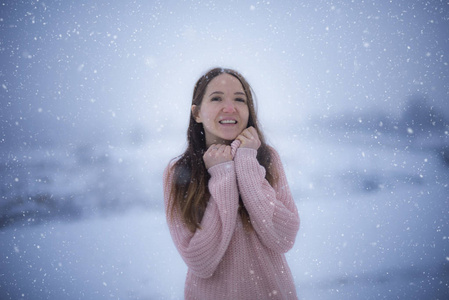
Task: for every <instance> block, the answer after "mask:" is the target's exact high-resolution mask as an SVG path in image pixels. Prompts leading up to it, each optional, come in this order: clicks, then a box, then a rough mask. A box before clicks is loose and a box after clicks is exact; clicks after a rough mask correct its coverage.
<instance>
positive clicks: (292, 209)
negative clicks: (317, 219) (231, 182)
mask: <svg viewBox="0 0 449 300" xmlns="http://www.w3.org/2000/svg"><path fill="white" fill-rule="evenodd" d="M270 150H271V154H272V157H271V161H272V167H273V168H276V170H277V172H278V182H277V184H276V185H275V186H274V187H272V186H271V185H270V184H269V183H268V181H267V180H266V179H265V168H264V167H262V166H261V165H260V164H259V162H258V161H257V158H256V156H257V150H255V149H251V148H238V149H237V152H236V155H235V158H234V161H235V168H236V174H237V182H238V187H239V190H240V195H241V196H242V200H243V203H244V204H245V207H246V209H247V210H248V213H249V216H250V220H251V224H252V225H253V227H254V229H255V231H256V232H257V234H258V236H259V237H260V239H261V241H262V243H263V244H264V245H265V246H267V247H268V248H270V249H272V250H274V251H276V252H281V253H284V252H287V251H288V250H290V249H291V248H292V247H293V244H294V242H295V238H296V234H297V232H298V229H299V216H298V211H297V209H296V205H295V202H294V200H293V197H292V195H291V193H290V189H289V187H288V182H287V178H286V176H285V173H284V169H283V167H282V163H281V160H280V158H279V155H278V154H277V152H276V151H275V150H274V149H270Z"/></svg>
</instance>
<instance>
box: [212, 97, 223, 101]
mask: <svg viewBox="0 0 449 300" xmlns="http://www.w3.org/2000/svg"><path fill="white" fill-rule="evenodd" d="M220 100H221V98H220V97H213V98H212V99H210V101H220Z"/></svg>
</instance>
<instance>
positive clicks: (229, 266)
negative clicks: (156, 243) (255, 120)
mask: <svg viewBox="0 0 449 300" xmlns="http://www.w3.org/2000/svg"><path fill="white" fill-rule="evenodd" d="M231 146H232V151H231V153H232V154H233V156H234V160H233V161H230V162H226V163H222V164H219V165H215V166H213V167H211V168H210V169H209V170H208V172H209V173H210V175H211V178H210V180H209V185H208V187H209V191H210V194H211V197H210V199H209V202H208V205H207V208H206V211H205V213H204V216H203V219H202V221H201V229H197V230H196V231H195V232H194V233H192V232H191V231H190V230H189V229H188V228H187V227H186V226H185V224H184V222H183V220H182V219H181V217H180V215H179V213H177V211H176V209H175V211H174V215H173V218H172V219H170V218H168V219H167V221H168V224H169V229H170V233H171V236H172V238H173V241H174V243H175V246H176V248H177V249H178V251H179V253H180V254H181V256H182V258H183V259H184V261H185V263H186V264H187V266H188V272H187V278H186V282H185V292H184V296H185V299H207V300H210V299H214V300H215V299H217V300H218V299H251V300H254V299H297V296H296V290H295V285H294V283H293V277H292V274H291V272H290V269H289V267H288V265H287V262H286V259H285V256H284V253H285V252H287V251H288V250H290V249H291V247H292V246H293V244H294V242H295V238H296V234H297V232H298V229H299V216H298V212H297V209H296V206H295V203H294V201H293V198H292V196H291V193H290V189H289V187H288V183H287V179H286V177H285V173H284V170H283V167H282V164H281V161H280V158H279V155H278V154H277V153H276V151H274V150H272V154H273V155H272V163H273V166H274V167H275V168H277V171H278V174H279V179H278V182H277V184H276V185H275V186H274V187H272V186H271V185H270V184H269V183H268V181H266V179H265V169H264V168H263V167H262V166H261V165H259V163H258V161H257V159H256V155H257V151H256V150H254V149H249V148H238V146H239V142H238V141H236V142H234V143H233V144H232V145H231ZM237 148H238V149H237ZM169 167H170V166H169ZM169 167H167V168H166V170H165V172H164V201H165V207H166V210H167V208H168V204H169V200H170V199H169V196H170V189H171V184H172V181H173V178H172V174H171V173H170V172H169ZM239 192H240V195H241V197H242V200H243V203H244V205H245V207H246V209H247V210H248V212H249V215H250V219H251V224H252V226H253V230H248V229H245V228H244V227H243V224H242V221H241V219H240V216H239V215H238V207H239ZM175 207H176V206H175ZM167 212H168V211H167ZM167 215H168V214H167Z"/></svg>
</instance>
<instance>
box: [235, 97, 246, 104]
mask: <svg viewBox="0 0 449 300" xmlns="http://www.w3.org/2000/svg"><path fill="white" fill-rule="evenodd" d="M235 101H237V102H243V103H245V99H243V98H236V99H235Z"/></svg>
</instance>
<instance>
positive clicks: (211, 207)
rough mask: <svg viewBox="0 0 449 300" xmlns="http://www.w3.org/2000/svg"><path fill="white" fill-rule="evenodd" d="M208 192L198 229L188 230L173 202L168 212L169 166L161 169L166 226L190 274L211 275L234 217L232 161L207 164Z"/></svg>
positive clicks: (171, 175)
mask: <svg viewBox="0 0 449 300" xmlns="http://www.w3.org/2000/svg"><path fill="white" fill-rule="evenodd" d="M208 172H209V173H210V175H211V178H210V179H209V184H208V188H209V192H210V194H211V197H210V199H209V202H208V204H207V207H206V210H205V212H204V216H203V219H202V221H201V224H200V226H201V229H196V230H195V232H191V231H190V230H189V229H188V227H187V226H186V224H185V223H184V221H183V220H182V218H181V215H180V213H179V209H177V206H176V205H175V207H174V210H173V214H170V211H169V210H170V208H169V207H170V205H169V204H170V203H172V199H170V190H171V184H172V182H173V174H172V173H173V172H171V171H170V166H169V167H167V168H166V169H165V172H164V202H165V209H166V215H167V222H168V225H169V226H168V227H169V230H170V234H171V236H172V239H173V241H174V243H175V246H176V248H177V249H178V251H179V253H180V254H181V256H182V258H183V260H184V262H185V263H186V264H187V266H188V268H189V269H190V271H191V272H193V274H195V275H196V276H198V277H201V278H208V277H210V276H212V275H213V273H214V271H215V269H216V268H217V266H218V264H219V263H220V261H221V259H222V257H223V255H224V253H225V252H226V249H227V248H228V245H229V242H230V241H231V238H232V235H233V233H234V229H235V226H236V221H237V210H238V189H237V182H236V175H235V168H234V162H233V161H231V162H226V163H222V164H219V165H216V166H213V167H211V168H209V170H208Z"/></svg>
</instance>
